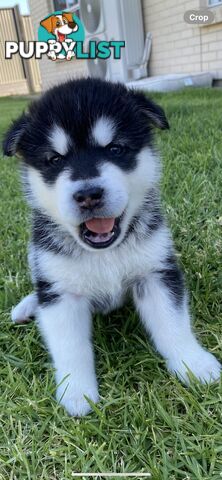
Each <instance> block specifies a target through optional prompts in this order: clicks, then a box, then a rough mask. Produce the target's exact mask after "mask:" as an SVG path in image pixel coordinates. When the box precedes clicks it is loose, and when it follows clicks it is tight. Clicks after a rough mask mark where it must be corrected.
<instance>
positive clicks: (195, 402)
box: [0, 89, 222, 480]
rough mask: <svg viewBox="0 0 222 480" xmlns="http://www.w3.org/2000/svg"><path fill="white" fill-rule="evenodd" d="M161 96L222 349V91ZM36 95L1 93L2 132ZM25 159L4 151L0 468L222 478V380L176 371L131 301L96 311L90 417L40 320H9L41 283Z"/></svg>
mask: <svg viewBox="0 0 222 480" xmlns="http://www.w3.org/2000/svg"><path fill="white" fill-rule="evenodd" d="M154 98H155V99H156V100H157V101H159V103H160V104H162V105H163V107H164V108H165V109H166V112H167V115H168V118H169V120H170V124H171V130H170V131H169V132H159V133H158V135H157V143H158V146H159V148H160V150H161V152H162V155H163V181H162V194H163V200H164V203H165V209H166V212H167V216H168V220H169V223H170V225H171V227H172V230H173V234H174V239H175V242H176V245H177V248H178V251H179V252H180V254H181V257H180V258H181V262H182V265H183V268H184V270H185V272H186V278H187V285H188V287H189V290H190V301H191V310H192V312H193V317H194V324H195V330H196V332H197V334H198V337H199V338H201V341H202V343H203V344H204V345H205V346H206V347H207V348H209V349H210V351H212V352H214V353H215V354H216V355H217V357H218V358H221V338H222V337H221V333H222V325H221V287H222V277H221V258H222V257H221V251H222V240H221V239H222V236H221V226H222V205H221V191H222V166H221V165H222V164H221V159H222V142H221V131H222V115H221V111H222V98H221V91H220V90H192V89H191V90H186V91H180V92H179V93H169V94H164V95H162V94H156V95H154ZM26 103H27V100H25V99H19V98H17V99H13V98H4V99H0V112H1V124H0V129H1V130H0V134H2V133H3V132H4V131H5V129H6V128H7V125H8V123H9V121H10V120H11V118H13V117H14V118H15V117H16V116H17V115H18V114H19V113H20V112H21V111H22V110H23V108H24V107H25V106H26ZM17 170H18V169H17V160H16V159H7V158H2V157H1V185H0V189H1V190H0V191H1V212H0V213H1V215H0V231H1V234H0V235H1V236H0V238H1V240H0V241H1V248H0V262H1V274H0V282H1V292H0V303H1V330H0V343H1V347H0V351H1V362H0V370H1V372H0V375H1V377H0V378H1V392H0V412H1V413H0V420H1V421H0V480H5V479H11V480H20V479H22V480H24V479H25V480H26V479H28V480H29V479H30V480H35V479H38V480H43V479H44V480H45V479H50V480H68V479H71V478H72V472H104V471H110V472H114V471H116V472H123V471H125V472H142V471H150V472H151V473H152V478H153V479H155V480H174V479H175V480H180V479H181V480H182V479H184V480H185V479H186V480H188V479H199V480H203V479H205V480H208V479H209V480H211V479H214V480H216V479H219V478H221V477H222V435H221V423H222V414H221V412H222V409H221V405H222V403H221V402H222V388H221V384H214V385H211V386H204V385H200V384H198V383H192V385H191V386H190V388H187V387H184V386H183V385H182V384H181V383H180V382H179V381H178V380H176V379H175V378H173V377H171V376H170V375H169V374H168V373H167V371H166V369H165V367H164V362H163V360H162V359H161V358H160V357H159V356H158V355H157V353H156V352H155V351H154V349H153V347H152V345H151V344H150V343H149V341H148V340H147V339H146V337H145V334H144V332H143V330H142V328H141V326H140V325H139V322H138V318H137V316H136V314H135V313H134V311H133V310H132V308H131V307H130V306H126V307H125V308H124V309H122V310H121V311H116V312H114V313H113V314H112V315H109V316H107V317H102V316H97V317H96V318H95V350H96V361H97V373H98V377H99V382H100V394H101V402H100V404H99V405H98V406H97V407H95V408H94V410H93V413H91V414H90V415H88V416H87V417H85V418H83V419H73V418H70V417H69V416H68V415H67V414H66V413H65V412H64V410H63V408H61V407H59V406H58V405H57V404H56V402H55V400H54V392H55V385H54V382H53V377H52V373H53V372H52V369H51V367H50V363H49V359H48V356H47V353H46V351H45V350H44V348H43V346H42V341H41V339H40V337H39V333H38V331H37V329H36V326H35V323H32V324H29V325H26V326H14V325H12V324H11V322H10V309H11V307H12V305H14V304H15V303H16V302H17V301H18V300H19V299H20V298H21V297H22V296H23V295H26V294H27V293H28V292H29V291H30V290H31V288H32V287H31V283H30V278H29V273H28V269H27V261H26V250H27V239H28V225H27V207H26V206H25V204H24V202H23V199H22V196H21V192H20V187H19V181H18V171H17ZM113 478H114V477H113ZM138 478H139V477H138Z"/></svg>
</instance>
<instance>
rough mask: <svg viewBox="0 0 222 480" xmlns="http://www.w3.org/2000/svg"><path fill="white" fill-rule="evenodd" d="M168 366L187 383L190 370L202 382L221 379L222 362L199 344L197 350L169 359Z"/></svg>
mask: <svg viewBox="0 0 222 480" xmlns="http://www.w3.org/2000/svg"><path fill="white" fill-rule="evenodd" d="M167 367H168V370H169V371H170V372H172V373H174V374H175V375H177V376H178V377H179V378H180V380H182V381H183V382H185V383H187V384H188V383H189V375H188V371H189V370H190V371H191V372H192V373H193V375H195V377H197V378H198V380H199V381H201V382H202V383H211V382H214V381H216V380H219V378H220V373H221V364H220V363H219V362H218V360H217V359H216V358H215V357H214V355H212V354H211V353H209V352H207V351H206V350H204V349H203V348H202V347H200V346H199V345H198V346H197V348H196V349H195V350H192V351H191V352H188V353H186V354H184V355H183V357H180V358H176V357H175V358H174V359H169V360H168V362H167Z"/></svg>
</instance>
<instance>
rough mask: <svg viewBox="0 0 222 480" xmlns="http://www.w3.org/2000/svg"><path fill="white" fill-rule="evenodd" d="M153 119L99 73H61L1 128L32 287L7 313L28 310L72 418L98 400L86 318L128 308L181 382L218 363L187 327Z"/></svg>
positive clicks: (137, 96) (151, 107)
mask: <svg viewBox="0 0 222 480" xmlns="http://www.w3.org/2000/svg"><path fill="white" fill-rule="evenodd" d="M153 127H158V128H160V129H163V130H164V129H168V128H169V125H168V122H167V119H166V117H165V114H164V112H163V110H162V109H161V108H160V107H159V106H157V105H155V103H153V102H152V101H151V100H148V99H147V98H146V97H145V96H144V95H143V94H142V93H136V92H134V91H129V90H127V89H126V88H125V86H123V85H121V84H112V83H108V82H104V81H101V80H97V79H82V80H73V81H69V82H67V83H65V84H63V85H60V86H56V87H54V88H53V89H51V90H49V91H48V92H46V93H45V94H44V95H43V96H42V97H41V98H40V99H38V100H36V101H35V102H34V103H33V104H32V105H31V106H30V108H29V110H28V111H27V113H24V114H23V115H22V116H21V117H20V118H19V119H18V120H17V121H16V122H15V123H14V124H13V125H12V126H11V128H10V129H9V131H8V133H7V134H6V137H5V141H4V153H5V154H6V155H8V156H11V155H15V154H19V156H21V157H22V170H23V175H22V177H23V183H24V187H25V191H26V195H27V199H28V202H29V204H30V205H31V208H32V238H31V242H30V248H29V263H30V267H31V271H32V277H33V283H34V285H35V293H33V294H31V295H29V296H28V297H26V298H25V299H24V300H23V301H22V302H21V303H20V304H19V305H18V306H17V307H16V308H15V309H14V311H13V314H12V317H13V320H14V321H15V322H20V321H27V320H28V317H29V316H32V315H34V316H36V319H37V322H38V325H39V328H40V330H41V332H42V335H43V337H44V339H45V342H46V344H47V346H48V349H49V352H50V354H51V356H52V359H53V363H54V366H55V369H56V381H57V384H58V388H57V399H58V401H59V402H60V403H61V404H62V405H63V406H64V407H65V408H66V410H67V411H68V412H69V414H71V415H76V416H81V415H85V414H87V413H88V412H89V411H90V406H89V403H88V402H87V400H86V398H85V395H86V396H87V397H89V398H90V399H91V400H92V401H93V402H98V400H99V394H98V385H97V379H96V374H95V366H94V355H93V346H92V341H91V334H92V315H93V313H95V312H103V313H105V312H109V311H111V310H113V309H115V308H118V307H119V306H120V305H122V304H123V302H124V300H125V298H126V295H127V294H128V293H130V294H131V295H132V297H133V300H134V303H135V307H136V309H137V311H138V313H139V316H140V318H141V321H142V323H143V325H144V327H145V330H146V331H147V333H149V334H150V336H151V338H152V341H153V343H154V345H155V347H156V349H157V351H158V352H159V353H160V354H161V355H162V356H163V357H164V358H165V360H166V364H167V368H168V370H169V371H170V372H172V373H174V374H176V375H177V376H178V377H179V378H180V379H181V380H182V381H184V382H186V383H188V381H189V375H188V372H189V370H190V371H192V372H193V374H194V375H195V376H196V377H197V378H198V379H200V380H201V381H202V382H210V381H213V380H216V379H218V378H219V375H220V364H219V362H218V361H217V360H216V358H215V357H214V356H213V355H212V354H210V353H208V352H207V351H206V350H204V349H203V348H202V347H201V346H200V344H199V343H198V342H197V340H196V338H195V336H194V334H193V332H192V328H191V323H190V316H189V311H188V302H187V293H186V290H185V288H184V282H183V275H182V273H181V271H180V268H179V267H178V265H177V261H176V256H175V251H174V246H173V241H172V238H171V234H170V232H169V229H168V227H167V224H166V222H165V220H164V217H163V214H162V212H161V210H160V200H159V186H158V183H159V177H160V168H159V158H158V155H157V152H156V149H155V148H154V143H153Z"/></svg>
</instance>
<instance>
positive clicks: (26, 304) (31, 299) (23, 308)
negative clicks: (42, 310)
mask: <svg viewBox="0 0 222 480" xmlns="http://www.w3.org/2000/svg"><path fill="white" fill-rule="evenodd" d="M37 307H38V298H37V295H36V293H30V295H27V297H25V298H23V299H22V300H21V302H19V303H18V305H16V307H14V308H13V309H12V312H11V318H12V321H13V322H14V323H28V322H30V321H31V318H30V317H34V316H35V314H36V311H37Z"/></svg>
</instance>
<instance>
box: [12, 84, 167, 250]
mask: <svg viewBox="0 0 222 480" xmlns="http://www.w3.org/2000/svg"><path fill="white" fill-rule="evenodd" d="M152 125H156V126H158V127H160V128H162V129H164V128H168V123H167V120H166V118H165V115H164V112H163V111H162V109H161V108H160V107H158V106H156V105H155V104H154V103H153V102H151V101H149V100H147V99H146V97H145V96H144V95H143V94H140V93H133V92H129V91H128V90H127V89H126V88H125V87H124V86H122V85H120V84H111V83H108V82H102V81H99V80H92V79H85V80H77V81H71V82H68V83H66V84H63V85H60V86H58V87H55V88H53V89H52V90H50V91H49V92H47V93H46V94H45V95H43V96H42V98H41V99H40V100H37V101H36V102H35V103H34V104H32V106H31V107H30V109H29V112H28V113H27V114H24V115H23V116H22V117H21V118H20V119H18V120H17V121H16V122H15V123H14V125H13V126H12V128H11V129H10V130H9V132H8V134H7V136H6V138H5V142H4V151H5V153H6V154H7V155H13V154H15V153H16V152H18V153H19V154H20V155H21V156H22V158H23V161H24V166H25V183H26V189H27V192H28V197H29V199H30V202H31V204H32V206H33V207H34V208H36V209H40V210H41V211H43V212H44V213H45V214H47V215H48V216H49V217H51V218H52V219H53V220H54V221H55V222H57V223H58V224H60V225H62V226H63V228H65V229H66V230H67V231H69V232H70V233H71V234H72V235H73V237H74V238H75V239H76V241H77V242H78V243H79V244H80V245H81V246H82V247H83V248H86V249H88V250H93V251H94V250H96V249H107V248H112V247H114V246H116V245H118V244H119V243H120V242H121V241H122V240H123V238H124V236H125V234H126V232H127V230H128V229H129V227H130V223H131V222H132V220H133V217H135V215H136V214H137V213H138V211H139V209H140V208H141V207H142V205H143V203H144V199H145V197H146V194H147V193H148V191H149V189H150V188H152V187H153V185H154V184H155V183H156V181H157V180H158V164H157V160H156V158H155V154H154V152H153V150H152V147H151V145H152Z"/></svg>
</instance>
